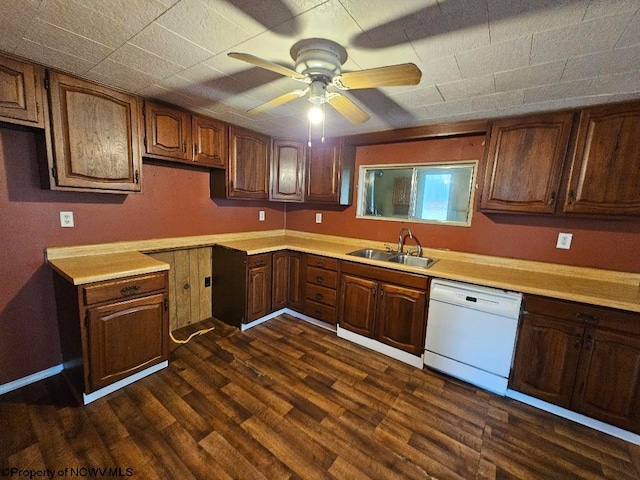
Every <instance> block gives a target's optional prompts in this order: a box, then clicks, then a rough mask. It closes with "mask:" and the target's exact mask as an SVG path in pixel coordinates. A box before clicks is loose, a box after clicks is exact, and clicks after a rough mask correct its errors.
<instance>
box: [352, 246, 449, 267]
mask: <svg viewBox="0 0 640 480" xmlns="http://www.w3.org/2000/svg"><path fill="white" fill-rule="evenodd" d="M347 255H352V256H354V257H360V258H368V259H370V260H381V261H384V262H391V263H399V264H402V265H407V266H410V267H419V268H429V267H430V266H431V265H433V264H434V263H436V262H437V261H438V260H437V259H435V258H427V257H416V256H413V255H406V254H398V253H396V252H388V251H385V250H377V249H375V248H363V249H361V250H356V251H354V252H350V253H347Z"/></svg>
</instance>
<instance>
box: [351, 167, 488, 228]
mask: <svg viewBox="0 0 640 480" xmlns="http://www.w3.org/2000/svg"><path fill="white" fill-rule="evenodd" d="M478 165H479V160H477V159H472V160H454V161H438V162H420V163H387V164H377V165H360V167H359V169H358V190H357V192H358V193H357V204H356V218H357V219H366V220H386V221H390V222H405V223H407V222H411V223H424V224H432V225H448V226H456V227H470V226H471V220H472V217H473V210H474V203H475V196H476V195H475V193H476V190H477V187H478V185H477V184H476V180H477V177H478ZM425 167H428V168H429V167H437V168H442V169H443V170H445V169H447V168H462V167H471V168H472V171H471V176H470V179H469V190H468V192H469V201H468V204H467V212H468V214H467V220H466V221H465V222H461V221H452V220H436V219H426V220H425V219H421V218H418V217H415V216H412V215H415V211H416V201H417V198H416V197H417V190H418V184H417V182H418V171H419V169H421V168H425ZM408 169H410V170H411V192H410V200H409V211H408V213H407V215H406V216H402V217H398V216H394V217H392V216H382V215H372V214H367V213H364V212H365V207H366V200H367V199H366V197H367V195H368V192H367V184H366V178H367V175H368V172H369V171H372V170H408Z"/></svg>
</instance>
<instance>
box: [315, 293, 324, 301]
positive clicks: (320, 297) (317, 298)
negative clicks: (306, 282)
mask: <svg viewBox="0 0 640 480" xmlns="http://www.w3.org/2000/svg"><path fill="white" fill-rule="evenodd" d="M323 298H324V295H322V294H321V293H316V300H322V299H323Z"/></svg>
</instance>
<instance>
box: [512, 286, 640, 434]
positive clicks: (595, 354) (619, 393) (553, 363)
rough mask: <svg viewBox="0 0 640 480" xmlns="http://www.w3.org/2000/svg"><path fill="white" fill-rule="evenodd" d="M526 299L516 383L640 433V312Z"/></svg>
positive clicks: (528, 391) (536, 394)
mask: <svg viewBox="0 0 640 480" xmlns="http://www.w3.org/2000/svg"><path fill="white" fill-rule="evenodd" d="M524 302H525V303H524V305H525V313H524V315H523V317H522V323H521V327H520V333H519V336H518V341H517V347H516V353H515V358H514V365H513V370H512V374H511V377H510V381H509V386H510V388H512V389H513V390H517V391H520V392H522V393H525V394H527V395H531V396H533V397H536V398H540V399H542V400H545V401H547V402H550V403H553V404H555V405H558V406H561V407H564V408H568V409H570V410H573V411H576V412H578V413H582V414H585V415H587V416H590V417H593V418H596V419H598V420H602V421H604V422H606V423H609V424H611V425H615V426H618V427H621V428H624V429H626V430H629V431H632V432H636V433H640V315H639V314H634V313H631V312H623V311H618V310H615V309H609V308H603V307H595V306H592V305H584V304H579V303H573V302H567V301H562V300H554V299H548V298H543V297H537V296H532V295H526V296H525V299H524Z"/></svg>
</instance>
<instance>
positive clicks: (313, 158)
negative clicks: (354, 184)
mask: <svg viewBox="0 0 640 480" xmlns="http://www.w3.org/2000/svg"><path fill="white" fill-rule="evenodd" d="M341 146H342V143H341V142H340V141H339V140H336V141H327V143H324V144H322V143H318V142H315V143H314V144H313V145H312V146H311V147H310V148H309V150H308V161H307V185H306V192H305V199H306V201H307V202H316V203H339V201H340V180H341V165H340V161H341V158H340V155H341Z"/></svg>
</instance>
